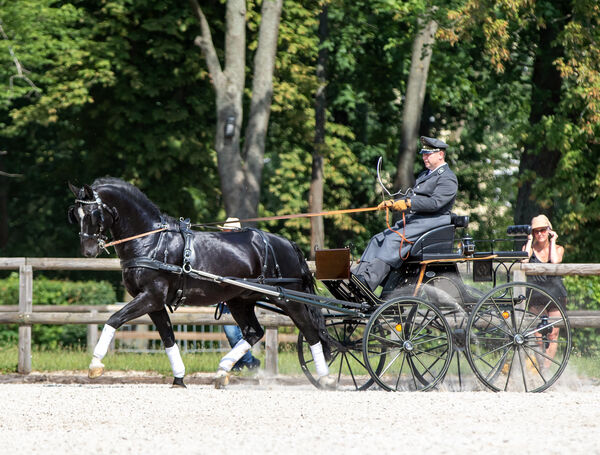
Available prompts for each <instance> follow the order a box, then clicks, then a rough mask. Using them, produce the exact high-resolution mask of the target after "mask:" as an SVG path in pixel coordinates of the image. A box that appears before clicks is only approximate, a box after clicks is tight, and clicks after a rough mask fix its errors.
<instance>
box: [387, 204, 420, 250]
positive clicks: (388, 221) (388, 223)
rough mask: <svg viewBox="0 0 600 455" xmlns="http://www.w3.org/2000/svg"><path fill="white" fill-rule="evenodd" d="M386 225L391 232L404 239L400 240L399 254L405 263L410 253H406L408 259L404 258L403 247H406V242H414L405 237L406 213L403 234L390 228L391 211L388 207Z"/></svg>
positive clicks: (403, 217) (403, 219)
mask: <svg viewBox="0 0 600 455" xmlns="http://www.w3.org/2000/svg"><path fill="white" fill-rule="evenodd" d="M385 223H386V224H387V227H388V229H389V230H390V231H392V232H395V233H396V234H398V235H399V236H400V237H401V238H402V240H400V248H399V249H398V254H399V255H400V258H401V259H402V260H403V261H406V259H407V258H408V256H409V255H410V251H409V252H408V253H406V257H402V247H403V246H404V242H406V243H408V244H413V243H414V242H411V241H410V240H408V239H407V238H406V236H405V234H406V218H405V216H404V212H402V233H400V232H398V231H396V230H394V229H392V226H390V209H389V208H388V207H386V208H385Z"/></svg>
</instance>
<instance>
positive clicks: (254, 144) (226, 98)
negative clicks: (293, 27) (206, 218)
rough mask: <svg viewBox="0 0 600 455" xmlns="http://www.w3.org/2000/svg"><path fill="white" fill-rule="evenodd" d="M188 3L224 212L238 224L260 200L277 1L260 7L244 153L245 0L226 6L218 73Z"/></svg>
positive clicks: (205, 30) (205, 29)
mask: <svg viewBox="0 0 600 455" xmlns="http://www.w3.org/2000/svg"><path fill="white" fill-rule="evenodd" d="M190 3H191V6H192V8H193V10H194V12H195V14H196V16H197V17H198V20H199V22H200V29H201V32H202V34H201V35H200V36H198V37H197V38H196V40H195V43H196V45H197V46H198V47H200V48H201V50H202V53H203V55H204V58H205V60H206V64H207V66H208V69H209V72H210V75H211V79H212V83H213V87H214V90H215V95H216V119H217V121H216V132H215V150H216V152H217V159H218V169H219V176H220V179H221V189H222V193H223V199H224V202H225V210H226V212H227V214H229V215H235V216H237V217H240V218H248V217H253V216H255V215H256V213H257V211H258V203H259V200H260V189H261V180H262V170H263V165H264V163H263V157H264V147H265V137H266V133H267V127H268V124H269V115H270V109H271V98H272V92H273V82H272V80H273V70H274V66H275V54H276V50H277V36H278V29H279V20H280V17H281V8H282V0H263V2H262V8H261V20H260V31H259V38H258V47H257V49H256V54H255V57H254V70H253V83H252V99H251V104H250V113H249V116H248V124H247V126H246V129H245V135H244V145H243V151H242V149H241V147H240V141H241V137H242V134H241V130H242V124H243V99H242V98H243V94H244V87H245V70H246V67H245V62H246V57H245V56H246V5H245V0H228V1H227V15H226V32H225V62H224V66H223V67H221V63H220V61H219V58H218V55H217V50H216V49H215V46H214V44H213V39H212V35H211V31H210V28H209V25H208V21H207V20H206V17H205V15H204V13H203V11H202V9H201V8H200V5H199V4H198V2H197V0H190Z"/></svg>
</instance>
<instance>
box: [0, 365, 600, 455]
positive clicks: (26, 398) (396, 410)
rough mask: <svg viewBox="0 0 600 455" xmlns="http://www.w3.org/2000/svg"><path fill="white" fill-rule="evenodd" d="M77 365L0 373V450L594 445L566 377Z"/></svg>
mask: <svg viewBox="0 0 600 455" xmlns="http://www.w3.org/2000/svg"><path fill="white" fill-rule="evenodd" d="M83 374H84V372H78V373H77V372H75V373H67V372H63V373H55V374H45V375H42V374H38V375H37V378H38V380H37V381H36V380H31V379H32V378H33V377H34V376H36V375H30V376H29V380H27V381H25V380H24V378H26V377H23V376H21V377H20V378H21V381H20V382H19V381H17V380H16V379H14V380H10V376H9V375H0V447H1V448H2V453H6V454H17V453H28V454H29V453H31V454H75V453H77V454H79V453H85V452H92V453H100V454H165V453H175V454H178V455H184V454H207V453H210V454H231V453H244V454H245V453H259V454H261V453H273V454H274V453H277V454H285V455H288V454H303V455H306V454H310V455H313V454H317V453H318V454H321V453H327V454H328V455H332V454H338V453H339V454H354V453H360V454H374V453H381V454H388V453H392V452H398V451H399V452H401V453H406V454H415V453H416V454H421V453H423V454H424V453H452V454H455V453H466V452H467V451H468V452H471V453H481V452H484V453H486V455H487V454H494V453H519V454H522V453H536V454H539V453H544V454H555V453H569V454H572V453H581V454H584V453H585V454H591V453H599V452H600V445H599V442H600V438H599V435H600V386H599V385H598V384H597V383H595V382H593V381H585V382H582V381H580V380H579V379H577V378H575V377H570V378H569V377H567V378H566V380H564V381H562V383H561V381H559V383H558V384H556V385H555V386H554V387H553V388H552V389H551V391H549V392H546V393H542V394H523V393H497V394H496V393H491V392H478V391H469V392H446V391H433V392H426V393H415V392H413V393H387V392H382V391H367V392H341V391H336V392H321V391H319V390H316V389H314V388H313V387H312V386H309V385H305V384H303V385H297V383H301V382H300V381H296V382H297V383H295V381H292V380H289V379H283V380H272V381H266V380H264V379H260V378H258V379H257V378H238V379H237V380H236V381H235V382H234V383H233V384H232V385H230V386H229V387H228V389H226V390H215V389H214V388H213V387H212V385H210V384H208V382H210V381H209V379H210V375H197V376H196V380H191V379H192V378H190V380H188V381H187V382H188V384H189V385H188V389H171V388H169V386H168V385H167V384H164V383H163V382H165V381H166V380H167V378H162V379H161V377H160V376H157V377H156V378H155V379H156V380H157V381H158V382H159V383H153V384H151V383H139V382H138V383H134V382H128V380H129V379H131V378H132V377H138V378H139V377H140V375H139V374H138V375H137V376H136V375H118V374H117V375H115V374H112V375H109V376H108V378H111V377H112V378H113V381H112V382H113V383H112V384H111V383H108V382H109V381H107V382H106V383H101V384H97V383H89V382H87V381H86V380H85V379H84V376H83ZM15 376H16V375H15ZM69 376H71V377H72V378H74V379H73V380H71V381H68V380H66V379H65V378H67V377H69ZM56 378H62V380H61V379H56ZM78 378H79V379H78ZM119 378H120V379H119ZM127 378H129V379H127ZM561 380H562V378H561ZM61 381H62V382H61ZM24 382H27V383H24ZM155 382H156V381H155ZM311 452H312V453H311Z"/></svg>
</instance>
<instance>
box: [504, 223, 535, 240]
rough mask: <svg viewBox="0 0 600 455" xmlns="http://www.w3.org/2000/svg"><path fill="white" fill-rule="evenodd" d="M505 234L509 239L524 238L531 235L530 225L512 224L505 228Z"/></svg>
mask: <svg viewBox="0 0 600 455" xmlns="http://www.w3.org/2000/svg"><path fill="white" fill-rule="evenodd" d="M506 234H507V235H509V236H511V237H519V236H526V235H529V234H531V225H529V224H514V225H512V226H508V227H507V228H506Z"/></svg>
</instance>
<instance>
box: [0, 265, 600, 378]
mask: <svg viewBox="0 0 600 455" xmlns="http://www.w3.org/2000/svg"><path fill="white" fill-rule="evenodd" d="M309 266H310V267H311V270H314V263H312V262H311V263H309ZM0 270H19V304H18V305H2V306H0V324H18V325H19V359H18V367H17V371H18V372H19V373H24V374H27V373H30V372H31V326H32V325H33V324H57V325H62V324H87V325H88V328H89V330H88V345H90V346H93V345H94V344H95V341H94V340H95V339H96V338H97V324H103V323H105V322H106V321H107V319H108V318H109V316H110V315H111V314H112V313H114V312H115V311H117V310H118V309H119V308H121V306H119V305H99V306H94V307H91V306H85V305H68V306H67V305H65V306H49V305H39V306H38V305H33V271H34V270H90V271H118V270H121V265H120V261H119V259H85V258H25V257H19V258H0ZM513 270H514V279H515V280H524V279H525V278H526V275H582V276H589V275H600V264H531V263H523V264H518V265H517V266H516V267H514V268H513ZM213 311H214V310H213V309H210V308H191V307H185V308H181V309H179V310H177V312H176V313H174V314H171V315H170V317H171V321H172V322H173V324H189V325H193V324H196V325H225V324H232V323H234V321H233V319H232V318H231V316H230V315H223V316H222V318H221V319H219V320H218V321H217V320H215V319H214V315H213ZM568 315H569V319H570V322H571V325H572V327H574V328H580V327H600V311H569V312H568ZM257 317H258V320H259V321H260V323H261V324H262V325H263V326H264V327H265V329H266V330H265V331H266V334H265V357H266V358H265V370H266V372H267V373H271V374H274V373H276V372H277V351H278V343H279V339H278V333H277V328H278V327H283V326H293V323H292V322H291V320H290V319H289V318H287V317H286V316H282V315H278V314H276V313H271V312H267V311H264V310H258V311H257ZM129 324H138V325H139V324H147V325H150V324H152V321H151V320H150V318H149V317H148V316H144V317H142V318H138V319H135V320H133V321H130V322H129ZM94 331H95V333H96V334H95V336H94ZM90 333H91V334H92V335H90ZM130 333H131V332H130ZM136 335H139V336H138V338H140V337H141V338H145V339H154V337H157V335H156V334H153V333H152V332H145V333H144V334H143V335H141V334H139V333H136ZM136 335H129V334H127V335H124V334H121V335H119V338H122V339H126V338H133V337H134V336H136ZM214 335H219V334H214V333H213V334H196V335H192V334H191V333H189V332H188V334H187V335H184V334H183V333H181V332H180V333H178V336H179V338H180V339H184V337H187V336H190V337H192V338H193V336H197V337H198V338H197V339H202V337H207V336H214ZM192 338H190V339H192ZM294 338H295V337H294ZM288 339H290V340H291V337H289V336H285V339H284V340H282V341H286V342H287V341H288Z"/></svg>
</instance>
